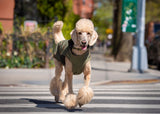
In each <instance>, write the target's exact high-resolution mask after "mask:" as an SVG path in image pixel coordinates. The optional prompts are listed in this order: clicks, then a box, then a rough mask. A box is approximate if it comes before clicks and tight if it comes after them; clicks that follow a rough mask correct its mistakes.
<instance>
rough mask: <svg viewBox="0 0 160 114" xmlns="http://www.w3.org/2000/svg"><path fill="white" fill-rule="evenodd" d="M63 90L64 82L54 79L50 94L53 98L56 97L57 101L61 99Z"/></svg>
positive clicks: (51, 83)
mask: <svg viewBox="0 0 160 114" xmlns="http://www.w3.org/2000/svg"><path fill="white" fill-rule="evenodd" d="M61 89H62V80H61V79H58V80H57V79H56V78H53V79H52V80H51V82H50V92H51V94H52V95H53V96H56V101H57V99H59V95H60V92H61Z"/></svg>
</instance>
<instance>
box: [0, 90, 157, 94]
mask: <svg viewBox="0 0 160 114" xmlns="http://www.w3.org/2000/svg"><path fill="white" fill-rule="evenodd" d="M75 93H78V91H75ZM1 94H26V95H27V94H51V93H50V92H49V91H48V92H47V91H45V92H44V91H42V92H40V91H36V92H34V91H33V92H26V91H24V92H19V91H18V92H9V91H8V92H0V95H1ZM94 94H129V95H131V94H137V95H141V94H143V95H160V92H145V91H144V92H130V91H126V92H117V91H113V92H103V91H94Z"/></svg>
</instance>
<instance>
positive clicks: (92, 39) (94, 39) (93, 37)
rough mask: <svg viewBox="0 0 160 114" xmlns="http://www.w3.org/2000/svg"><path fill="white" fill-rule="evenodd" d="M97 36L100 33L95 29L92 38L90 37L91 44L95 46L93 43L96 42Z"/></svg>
mask: <svg viewBox="0 0 160 114" xmlns="http://www.w3.org/2000/svg"><path fill="white" fill-rule="evenodd" d="M97 38H98V34H97V32H96V31H95V30H94V31H93V34H92V36H91V38H90V40H89V46H93V45H94V44H95V43H96V41H97Z"/></svg>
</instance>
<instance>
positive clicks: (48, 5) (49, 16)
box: [37, 0, 67, 23]
mask: <svg viewBox="0 0 160 114" xmlns="http://www.w3.org/2000/svg"><path fill="white" fill-rule="evenodd" d="M37 9H38V12H39V18H41V20H42V21H46V23H48V22H50V21H52V20H54V19H55V18H58V19H60V20H63V19H64V16H65V14H66V12H67V11H66V6H65V3H64V0H37Z"/></svg>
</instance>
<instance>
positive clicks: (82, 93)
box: [77, 86, 93, 107]
mask: <svg viewBox="0 0 160 114" xmlns="http://www.w3.org/2000/svg"><path fill="white" fill-rule="evenodd" d="M92 98H93V90H92V89H91V88H90V87H88V86H84V87H82V88H81V89H80V90H79V92H78V96H77V100H78V104H79V106H80V107H81V106H82V105H84V104H87V103H89V102H90V101H91V99H92Z"/></svg>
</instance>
